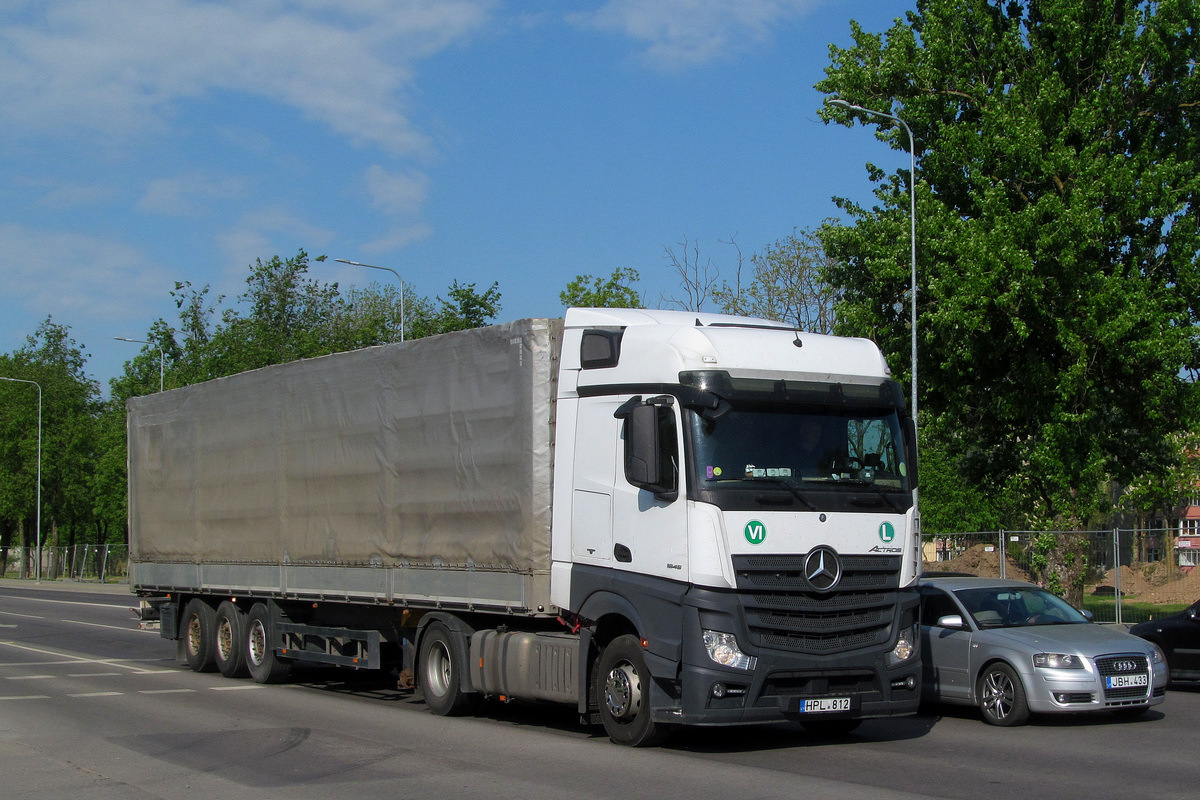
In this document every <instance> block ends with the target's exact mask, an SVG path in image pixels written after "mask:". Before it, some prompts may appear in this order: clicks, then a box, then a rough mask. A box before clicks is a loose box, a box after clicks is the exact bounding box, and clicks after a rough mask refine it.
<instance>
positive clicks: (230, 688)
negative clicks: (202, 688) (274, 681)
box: [208, 683, 263, 692]
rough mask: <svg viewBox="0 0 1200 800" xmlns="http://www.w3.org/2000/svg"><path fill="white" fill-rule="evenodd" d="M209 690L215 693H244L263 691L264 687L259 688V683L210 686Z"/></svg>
mask: <svg viewBox="0 0 1200 800" xmlns="http://www.w3.org/2000/svg"><path fill="white" fill-rule="evenodd" d="M208 688H209V689H211V690H212V691H214V692H244V691H247V690H250V689H261V688H263V687H262V686H259V685H258V684H257V683H255V684H246V683H243V684H241V685H238V686H210V687H208Z"/></svg>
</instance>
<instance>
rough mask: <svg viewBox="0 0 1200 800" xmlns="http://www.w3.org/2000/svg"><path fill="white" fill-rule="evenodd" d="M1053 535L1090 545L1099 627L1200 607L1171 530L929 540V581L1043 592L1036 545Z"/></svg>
mask: <svg viewBox="0 0 1200 800" xmlns="http://www.w3.org/2000/svg"><path fill="white" fill-rule="evenodd" d="M1047 534H1049V535H1052V536H1068V535H1070V536H1079V535H1084V536H1087V537H1088V539H1089V540H1090V547H1089V548H1088V552H1087V567H1086V571H1085V575H1084V585H1085V600H1084V606H1085V608H1087V609H1088V610H1089V611H1091V612H1092V613H1093V615H1094V616H1095V618H1096V620H1097V621H1098V622H1116V623H1131V622H1139V621H1141V620H1143V619H1148V618H1149V617H1150V616H1152V615H1153V614H1154V613H1155V610H1154V608H1153V607H1155V606H1169V605H1179V604H1185V605H1186V604H1190V603H1192V602H1194V601H1195V600H1197V599H1200V570H1197V571H1196V572H1197V575H1196V576H1195V577H1194V578H1193V577H1191V576H1190V575H1189V573H1190V572H1192V571H1193V570H1192V568H1189V567H1180V566H1179V565H1178V564H1177V563H1176V561H1175V554H1174V552H1173V547H1172V537H1171V535H1170V532H1169V531H1166V530H1136V529H1123V528H1114V529H1112V530H1104V531H1083V532H1080V531H1049V532H1047V531H1005V530H1001V531H979V532H973V533H956V534H948V535H932V534H926V535H923V536H922V548H923V557H924V567H925V572H926V574H929V575H935V574H937V573H938V572H956V573H960V574H964V573H965V574H971V575H980V576H984V577H998V578H1012V579H1015V580H1025V581H1031V582H1033V583H1042V584H1044V583H1045V582H1046V576H1045V575H1043V574H1042V573H1041V571H1040V570H1039V569H1038V566H1037V565H1038V560H1037V557H1036V555H1037V553H1036V548H1035V543H1036V540H1037V539H1038V538H1039V537H1041V536H1045V535H1047ZM1193 584H1195V585H1193ZM1191 593H1194V594H1195V596H1192V594H1191ZM1188 598H1190V599H1188ZM1148 606H1149V607H1150V608H1147V607H1148Z"/></svg>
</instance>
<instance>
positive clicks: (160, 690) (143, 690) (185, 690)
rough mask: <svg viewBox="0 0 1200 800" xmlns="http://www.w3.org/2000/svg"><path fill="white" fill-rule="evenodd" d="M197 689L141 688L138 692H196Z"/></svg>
mask: <svg viewBox="0 0 1200 800" xmlns="http://www.w3.org/2000/svg"><path fill="white" fill-rule="evenodd" d="M195 693H196V690H195V689H141V690H139V691H138V694H195Z"/></svg>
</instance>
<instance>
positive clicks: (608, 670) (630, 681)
mask: <svg viewBox="0 0 1200 800" xmlns="http://www.w3.org/2000/svg"><path fill="white" fill-rule="evenodd" d="M595 694H596V697H597V699H598V700H599V704H600V721H601V722H602V723H603V724H604V730H605V732H606V733H608V738H609V739H611V740H612V741H613V742H615V743H616V744H623V745H626V746H628V747H652V746H654V745H656V744H659V743H660V742H662V741H663V740H664V739H665V738H666V737H667V735H668V734H669V733H670V728H669V727H668V726H666V725H662V724H660V723H656V722H654V720H652V719H650V670H649V669H648V668H647V667H646V657H645V656H644V655H643V654H642V643H641V641H640V640H639V639H638V637H636V636H630V635H625V636H618V637H617V638H616V639H613V640H612V642H610V643H609V645H608V647H605V648H604V650H603V651H602V652H601V653H600V658H599V660H598V662H597V666H596V686H595Z"/></svg>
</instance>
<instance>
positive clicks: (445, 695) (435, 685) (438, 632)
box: [417, 622, 480, 717]
mask: <svg viewBox="0 0 1200 800" xmlns="http://www.w3.org/2000/svg"><path fill="white" fill-rule="evenodd" d="M466 663H467V654H466V652H465V650H464V649H463V643H462V640H461V637H458V636H455V635H454V634H453V633H451V632H450V629H449V628H447V627H446V626H445V625H443V624H442V623H440V622H432V623H430V624H429V627H428V628H426V629H425V633H424V635H422V636H421V648H420V654H419V656H418V667H417V669H418V670H419V674H420V676H421V692H422V693H423V694H424V695H425V705H427V706H429V710H430V711H432V712H433V713H434V714H437V715H438V716H439V717H460V716H463V715H465V714H470V713H471V712H473V711H474V710H475V708H476V707H477V706H478V705H479V700H480V697H479V695H478V694H475V693H471V692H464V691H463V690H462V685H463V680H462V671H463V668H464V667H465V666H466Z"/></svg>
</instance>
